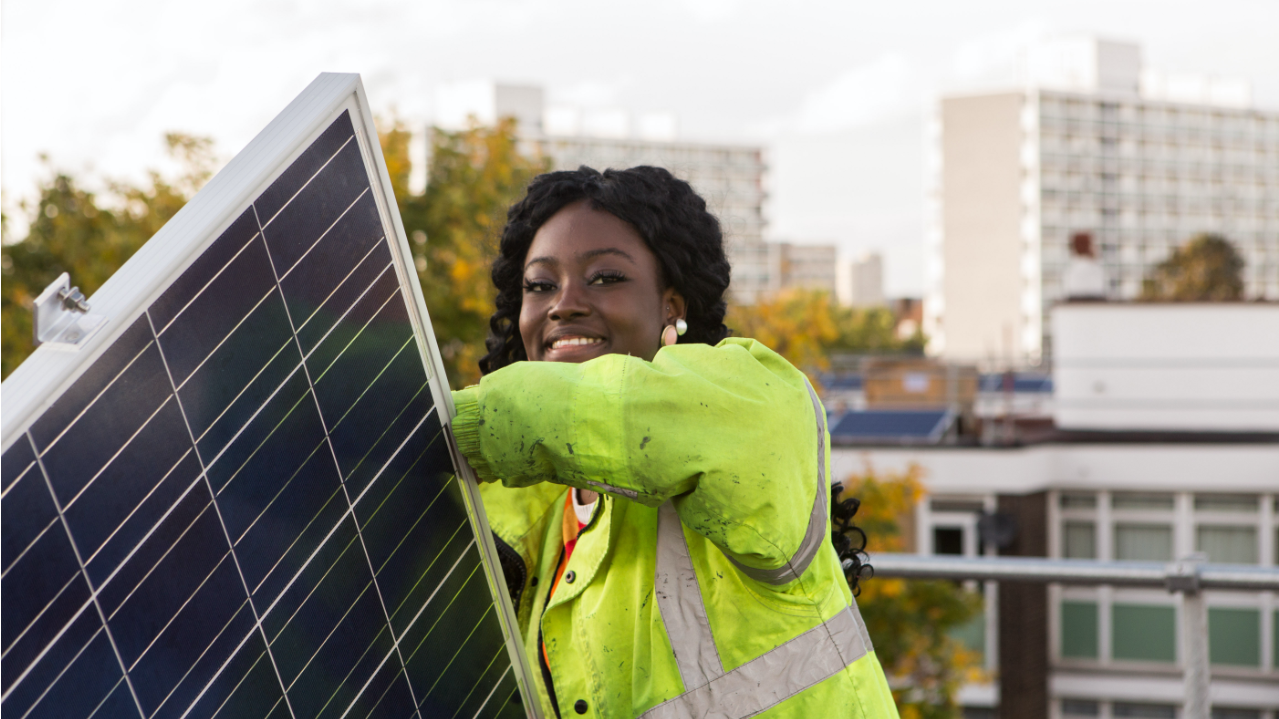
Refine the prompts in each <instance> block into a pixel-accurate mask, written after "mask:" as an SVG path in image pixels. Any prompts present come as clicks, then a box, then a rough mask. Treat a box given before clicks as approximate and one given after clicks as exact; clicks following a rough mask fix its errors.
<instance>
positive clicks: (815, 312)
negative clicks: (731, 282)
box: [727, 290, 840, 370]
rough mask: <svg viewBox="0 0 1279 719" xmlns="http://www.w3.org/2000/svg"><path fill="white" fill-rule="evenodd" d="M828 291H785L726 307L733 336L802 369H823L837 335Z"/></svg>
mask: <svg viewBox="0 0 1279 719" xmlns="http://www.w3.org/2000/svg"><path fill="white" fill-rule="evenodd" d="M835 309H836V308H835V306H834V303H832V302H831V297H830V293H829V292H820V291H813V290H787V291H783V292H779V293H777V294H775V295H773V296H771V297H767V298H764V299H762V300H760V301H759V302H758V303H756V304H754V305H735V306H732V307H730V308H729V313H728V317H727V324H728V326H729V327H731V328H732V329H733V334H735V335H737V336H739V337H750V338H752V339H756V340H759V341H760V342H763V343H764V344H765V345H766V346H768V347H769V348H770V349H772V350H773V351H774V352H777V353H778V354H780V355H781V356H783V357H785V358H786V359H787V360H789V361H790V363H791V364H793V365H795V366H796V367H799V368H801V369H805V370H813V369H818V370H821V369H826V368H827V367H829V366H830V362H829V361H828V360H827V358H826V348H827V347H828V346H829V345H830V344H831V343H832V342H835V341H836V340H838V339H839V336H840V328H839V326H838V325H837V324H836V316H835Z"/></svg>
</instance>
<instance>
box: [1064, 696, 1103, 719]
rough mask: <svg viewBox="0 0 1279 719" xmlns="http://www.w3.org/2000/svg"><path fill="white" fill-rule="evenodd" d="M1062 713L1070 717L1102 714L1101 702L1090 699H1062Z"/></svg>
mask: <svg viewBox="0 0 1279 719" xmlns="http://www.w3.org/2000/svg"><path fill="white" fill-rule="evenodd" d="M1061 713H1062V716H1068V717H1096V716H1101V704H1099V703H1098V702H1095V701H1092V700H1090V699H1062V700H1061Z"/></svg>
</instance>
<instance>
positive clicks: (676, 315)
mask: <svg viewBox="0 0 1279 719" xmlns="http://www.w3.org/2000/svg"><path fill="white" fill-rule="evenodd" d="M687 318H688V303H687V302H685V301H684V295H681V294H680V293H679V290H677V289H675V288H674V287H667V288H666V290H665V291H664V292H662V326H663V327H665V326H666V325H669V324H673V323H674V322H675V320H680V319H687Z"/></svg>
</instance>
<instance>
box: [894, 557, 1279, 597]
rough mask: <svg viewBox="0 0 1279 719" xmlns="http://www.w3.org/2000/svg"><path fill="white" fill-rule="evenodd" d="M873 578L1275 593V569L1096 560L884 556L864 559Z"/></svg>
mask: <svg viewBox="0 0 1279 719" xmlns="http://www.w3.org/2000/svg"><path fill="white" fill-rule="evenodd" d="M870 564H871V566H873V567H874V568H875V576H877V577H902V578H907V579H982V580H987V581H1006V582H1047V583H1053V584H1082V585H1098V584H1108V585H1113V586H1118V587H1164V588H1166V589H1168V591H1197V590H1200V589H1226V590H1239V591H1248V590H1251V591H1279V567H1262V566H1256V565H1248V564H1202V563H1198V562H1196V561H1194V560H1190V559H1188V560H1183V561H1178V562H1169V563H1164V562H1101V561H1096V560H1092V559H1046V558H1040V557H958V556H948V555H919V554H890V553H880V552H876V553H874V554H872V555H871V557H870Z"/></svg>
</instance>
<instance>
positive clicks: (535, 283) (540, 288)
mask: <svg viewBox="0 0 1279 719" xmlns="http://www.w3.org/2000/svg"><path fill="white" fill-rule="evenodd" d="M554 289H555V285H554V284H553V283H551V282H546V281H543V280H524V292H525V293H533V292H551V291H553V290H554Z"/></svg>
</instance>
